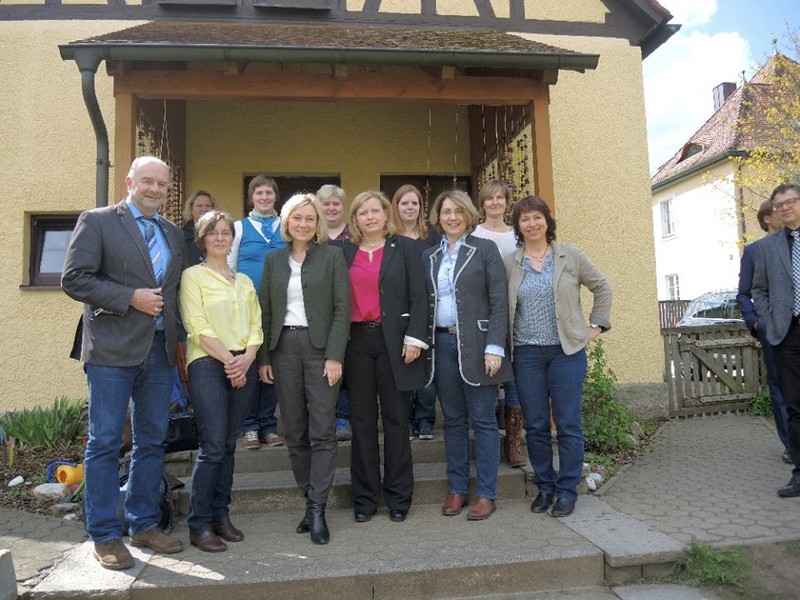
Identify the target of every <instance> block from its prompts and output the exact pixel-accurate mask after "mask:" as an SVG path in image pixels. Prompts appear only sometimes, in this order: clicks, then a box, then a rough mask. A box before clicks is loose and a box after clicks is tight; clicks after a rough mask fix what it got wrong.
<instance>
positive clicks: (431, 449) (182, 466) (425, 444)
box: [164, 430, 525, 477]
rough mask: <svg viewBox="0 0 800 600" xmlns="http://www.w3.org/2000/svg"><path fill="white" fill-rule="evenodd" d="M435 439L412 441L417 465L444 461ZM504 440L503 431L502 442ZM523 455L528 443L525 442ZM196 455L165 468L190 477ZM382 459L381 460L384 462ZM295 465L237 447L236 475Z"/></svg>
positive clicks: (178, 455) (281, 454)
mask: <svg viewBox="0 0 800 600" xmlns="http://www.w3.org/2000/svg"><path fill="white" fill-rule="evenodd" d="M435 436H436V437H435V438H434V439H433V440H420V439H415V440H414V441H412V442H411V454H412V457H413V460H414V464H420V463H437V462H442V461H444V460H445V458H444V436H443V433H442V431H441V430H437V431H436V432H435ZM503 439H505V438H504V437H503V434H502V432H501V436H500V441H501V446H502V441H503ZM380 440H381V444H380V450H381V452H383V443H382V440H383V436H381V437H380ZM522 445H523V452H524V451H525V450H524V448H525V442H524V440H523V442H522ZM337 450H338V452H337V454H336V466H337V467H339V468H349V467H350V442H339V443H338V444H337ZM196 456H197V450H192V451H187V452H172V453H170V454H167V455H166V460H165V463H164V468H165V469H166V470H167V471H169V472H170V473H172V474H173V475H175V477H188V476H189V475H191V472H192V465H193V464H194V460H195V458H196ZM470 456H471V457H472V458H474V450H473V444H472V440H471V439H470ZM381 460H382V459H381ZM291 468H292V466H291V464H290V462H289V452H288V450H287V448H286V446H277V447H274V448H271V447H269V446H261V448H260V449H258V450H248V449H247V448H245V447H244V446H243V445H242V442H241V440H239V442H238V443H237V445H236V473H270V472H272V471H289V470H291Z"/></svg>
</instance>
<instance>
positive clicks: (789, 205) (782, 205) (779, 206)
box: [772, 198, 800, 210]
mask: <svg viewBox="0 0 800 600" xmlns="http://www.w3.org/2000/svg"><path fill="white" fill-rule="evenodd" d="M798 200H800V198H787V199H786V200H783V201H781V202H778V203H777V204H773V205H772V209H773V210H783V209H784V208H792V207H793V206H794V205H795V204H797V202H798Z"/></svg>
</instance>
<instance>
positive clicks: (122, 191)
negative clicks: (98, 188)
mask: <svg viewBox="0 0 800 600" xmlns="http://www.w3.org/2000/svg"><path fill="white" fill-rule="evenodd" d="M114 104H115V106H114V113H115V116H114V154H113V163H112V167H113V171H112V172H111V178H112V179H111V181H112V182H113V188H112V189H113V193H114V195H113V197H112V198H111V201H112V202H117V201H118V200H120V199H122V198H124V197H125V195H126V194H127V193H128V189H127V187H126V186H125V175H127V174H128V168H129V167H130V166H131V163H132V162H133V158H134V156H135V154H134V153H135V151H136V98H134V96H133V94H129V93H117V94H115V97H114Z"/></svg>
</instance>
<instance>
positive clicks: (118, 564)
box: [94, 540, 133, 571]
mask: <svg viewBox="0 0 800 600" xmlns="http://www.w3.org/2000/svg"><path fill="white" fill-rule="evenodd" d="M94 557H95V558H96V559H97V560H99V561H100V566H102V567H104V568H106V569H111V570H112V571H119V570H121V569H130V568H131V567H132V566H133V557H132V556H131V553H130V550H128V548H127V547H126V546H125V544H123V543H122V540H111V541H110V542H103V543H102V544H95V545H94Z"/></svg>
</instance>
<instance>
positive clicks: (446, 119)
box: [186, 101, 469, 217]
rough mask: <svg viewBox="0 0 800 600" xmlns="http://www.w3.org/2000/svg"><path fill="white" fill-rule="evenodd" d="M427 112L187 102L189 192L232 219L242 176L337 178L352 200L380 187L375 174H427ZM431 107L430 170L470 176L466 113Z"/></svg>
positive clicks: (420, 108) (421, 108)
mask: <svg viewBox="0 0 800 600" xmlns="http://www.w3.org/2000/svg"><path fill="white" fill-rule="evenodd" d="M428 109H429V107H428V106H425V105H420V104H408V103H405V104H391V103H389V104H387V103H379V102H218V101H204V102H187V105H186V130H187V137H186V173H187V182H186V183H187V190H194V189H197V188H205V189H208V190H209V191H211V192H212V193H213V194H214V195H215V196H216V197H217V198H218V200H219V202H220V205H221V206H222V207H223V208H224V209H225V210H229V211H230V212H231V213H232V214H233V215H234V216H236V217H239V216H241V213H242V209H241V206H242V181H243V176H244V175H245V174H255V173H267V174H271V175H301V174H302V175H314V176H316V175H340V176H341V184H342V187H343V188H344V189H345V191H346V192H347V197H348V199H352V198H353V197H354V196H355V195H356V194H357V193H358V192H361V191H363V190H366V189H378V188H379V184H380V175H381V174H386V175H401V174H404V173H405V174H424V173H426V172H427V156H428ZM430 110H431V163H430V168H431V170H430V173H432V174H447V175H450V174H452V173H453V165H454V160H457V162H458V173H459V174H467V175H468V174H469V139H468V134H467V115H466V108H465V107H460V108H458V109H456V107H455V106H447V105H436V106H431V107H430ZM456 110H458V112H459V115H458V123H459V127H458V140H456V133H455V132H456ZM282 191H291V190H282ZM312 191H313V190H312ZM393 191H394V190H386V192H387V193H389V194H391V193H392V192H393Z"/></svg>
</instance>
